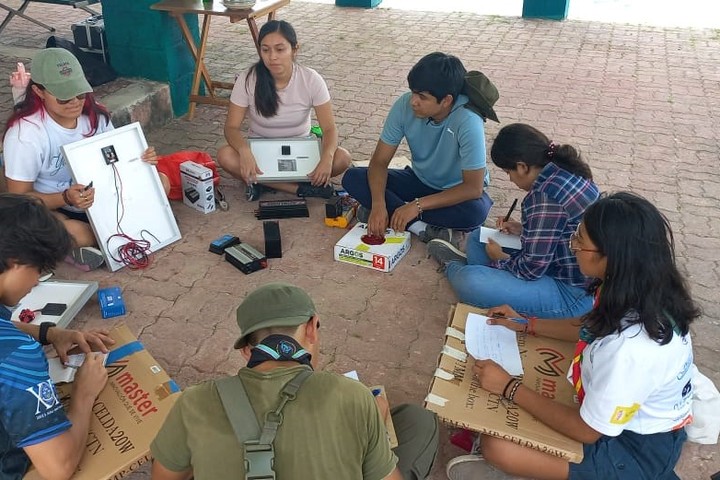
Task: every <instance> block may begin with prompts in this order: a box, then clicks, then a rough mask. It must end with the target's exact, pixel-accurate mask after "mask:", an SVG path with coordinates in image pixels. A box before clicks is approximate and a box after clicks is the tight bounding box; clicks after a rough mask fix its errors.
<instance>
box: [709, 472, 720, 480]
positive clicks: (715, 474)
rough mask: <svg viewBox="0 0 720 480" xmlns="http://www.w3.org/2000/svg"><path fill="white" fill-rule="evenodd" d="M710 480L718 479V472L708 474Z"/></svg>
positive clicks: (719, 478) (719, 476) (719, 475)
mask: <svg viewBox="0 0 720 480" xmlns="http://www.w3.org/2000/svg"><path fill="white" fill-rule="evenodd" d="M710 480H720V472H715V473H713V474H712V475H710Z"/></svg>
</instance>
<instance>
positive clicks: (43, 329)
mask: <svg viewBox="0 0 720 480" xmlns="http://www.w3.org/2000/svg"><path fill="white" fill-rule="evenodd" d="M54 326H55V324H54V323H53V322H42V323H41V324H40V334H39V335H38V341H39V342H40V345H50V342H48V338H47V334H48V330H50V329H51V328H52V327H54Z"/></svg>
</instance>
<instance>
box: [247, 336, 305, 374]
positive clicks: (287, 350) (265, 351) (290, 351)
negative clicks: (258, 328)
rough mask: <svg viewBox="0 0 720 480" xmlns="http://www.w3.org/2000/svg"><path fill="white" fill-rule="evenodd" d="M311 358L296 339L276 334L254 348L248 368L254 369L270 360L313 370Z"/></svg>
mask: <svg viewBox="0 0 720 480" xmlns="http://www.w3.org/2000/svg"><path fill="white" fill-rule="evenodd" d="M311 357H312V355H311V354H310V353H308V351H307V350H305V349H304V348H303V347H302V345H300V344H299V343H298V342H297V340H295V339H294V338H292V337H289V336H287V335H278V334H275V335H270V336H268V337H265V339H264V340H263V341H262V342H260V343H259V344H257V345H255V346H254V347H253V349H252V351H251V353H250V360H249V361H248V364H247V366H248V367H249V368H253V367H256V366H258V365H260V364H261V363H263V362H266V361H268V360H277V361H280V362H287V361H290V362H297V363H299V364H301V365H308V366H309V367H310V368H312V364H311V363H310V358H311Z"/></svg>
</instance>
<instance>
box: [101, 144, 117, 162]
mask: <svg viewBox="0 0 720 480" xmlns="http://www.w3.org/2000/svg"><path fill="white" fill-rule="evenodd" d="M100 152H101V153H102V156H103V159H104V160H105V164H107V165H112V164H113V163H117V161H118V156H117V153H116V152H115V147H113V146H112V145H108V146H107V147H102V148H101V149H100Z"/></svg>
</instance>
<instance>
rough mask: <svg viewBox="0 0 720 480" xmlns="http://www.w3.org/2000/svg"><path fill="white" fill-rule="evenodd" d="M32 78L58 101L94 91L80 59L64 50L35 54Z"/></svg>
mask: <svg viewBox="0 0 720 480" xmlns="http://www.w3.org/2000/svg"><path fill="white" fill-rule="evenodd" d="M31 78H32V80H33V82H35V83H38V84H40V85H42V86H43V87H45V90H47V91H48V92H50V93H51V94H52V95H53V96H54V97H56V98H57V99H58V100H70V99H71V98H74V97H77V96H78V95H80V94H82V93H90V92H92V91H93V89H92V87H91V86H90V83H88V81H87V79H86V78H85V74H84V73H83V69H82V67H81V66H80V62H78V59H77V58H75V55H73V54H72V53H70V52H69V51H68V50H65V49H64V48H46V49H44V50H40V51H39V52H38V53H37V54H35V56H34V57H33V59H32V65H31Z"/></svg>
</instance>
